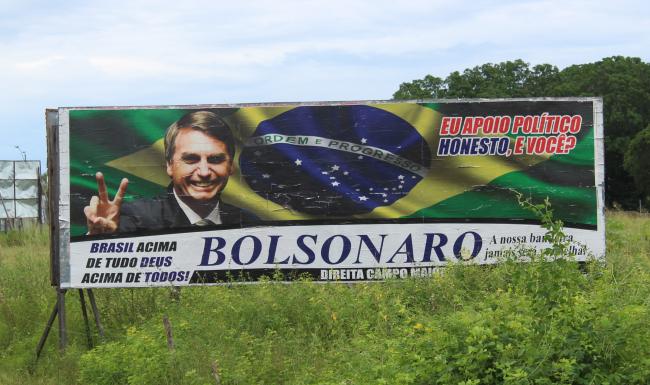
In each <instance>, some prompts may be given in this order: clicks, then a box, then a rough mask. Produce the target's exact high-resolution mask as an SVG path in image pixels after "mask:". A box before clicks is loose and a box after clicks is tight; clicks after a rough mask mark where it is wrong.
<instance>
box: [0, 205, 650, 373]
mask: <svg viewBox="0 0 650 385" xmlns="http://www.w3.org/2000/svg"><path fill="white" fill-rule="evenodd" d="M524 202H525V201H524ZM523 204H524V205H525V206H527V207H528V208H529V209H531V210H535V211H537V212H538V215H539V216H540V217H541V218H542V219H544V218H545V219H544V220H543V221H542V222H544V224H545V225H547V226H548V227H547V232H548V233H549V234H548V235H549V237H551V238H548V239H549V240H552V239H553V238H552V237H554V236H557V237H556V238H555V239H556V241H552V242H551V247H549V252H548V254H547V255H546V256H539V258H536V257H535V256H531V255H527V258H528V259H529V262H528V263H519V262H517V258H514V257H513V258H510V259H506V260H505V261H504V262H503V263H502V264H500V265H498V266H492V267H483V266H478V265H475V264H471V263H469V264H468V263H458V264H455V265H451V266H449V267H448V268H446V269H445V270H444V273H442V274H436V275H434V276H433V277H431V278H427V279H411V280H403V281H388V282H377V283H359V284H355V285H349V286H348V285H344V284H317V283H312V282H307V281H305V282H299V283H295V284H291V285H286V284H282V283H278V282H276V281H275V280H274V279H273V278H269V279H267V280H265V281H264V282H262V283H260V284H258V285H240V286H232V287H228V286H219V287H199V288H191V287H190V288H183V289H182V291H181V295H180V301H174V300H172V299H171V296H170V291H169V289H165V288H159V289H106V290H95V295H96V297H97V301H98V305H99V306H100V314H101V315H102V321H103V323H104V326H105V330H106V332H107V337H106V340H105V341H103V342H101V343H100V341H97V339H95V342H96V343H97V346H96V347H94V348H93V349H87V348H86V346H85V345H86V336H85V332H84V326H83V320H82V318H81V315H80V313H81V312H80V311H79V303H78V297H77V293H76V292H75V291H70V292H68V295H67V314H68V334H69V337H70V340H71V341H70V344H71V345H70V347H69V348H68V350H67V351H66V353H65V354H60V353H58V351H57V348H56V337H57V335H56V331H53V332H52V335H51V336H50V340H49V341H48V343H47V344H46V348H45V351H44V352H43V356H42V357H41V359H40V361H39V362H38V363H35V362H34V350H35V347H36V343H37V341H38V338H39V337H40V333H41V332H42V330H43V327H44V324H45V321H46V320H47V317H48V315H49V312H50V311H51V308H52V305H53V300H54V292H53V290H52V289H51V288H49V278H48V268H47V253H48V248H47V238H46V236H45V235H43V236H41V237H40V239H39V238H37V239H35V240H34V242H33V243H32V244H29V245H26V246H21V245H12V246H7V243H6V240H7V238H8V236H7V235H4V234H0V383H2V384H84V385H93V384H139V385H143V384H179V385H207V384H215V383H216V380H215V374H213V371H214V369H213V368H217V369H216V370H217V372H218V374H217V375H218V377H219V379H220V381H221V383H222V384H224V385H228V384H331V385H334V384H482V385H484V384H647V383H650V359H649V358H648V357H650V345H649V344H648V341H650V302H649V301H648V298H650V258H649V256H650V220H649V219H650V218H649V217H648V216H647V215H646V216H642V215H631V214H623V213H617V212H610V213H608V214H607V217H608V222H607V225H608V226H607V231H608V233H607V237H608V238H607V255H608V259H607V263H606V264H605V263H602V262H590V263H588V264H587V265H586V267H585V268H584V269H578V264H577V262H575V261H573V259H572V258H554V257H553V256H552V255H554V254H555V251H554V252H551V251H552V250H553V247H552V246H553V243H558V242H559V243H561V242H563V241H564V238H563V237H562V236H561V227H559V223H557V222H556V221H554V220H553V217H552V213H551V211H550V209H551V208H550V206H549V205H547V204H546V203H539V204H537V203H531V202H527V203H523ZM43 234H45V232H43ZM554 234H555V235H554ZM558 257H561V256H558ZM549 258H551V259H554V260H555V262H552V263H549V262H548V259H549ZM163 315H167V316H168V317H169V319H170V320H171V324H172V331H173V338H174V344H175V349H173V350H170V349H169V348H168V347H167V342H166V337H165V332H164V329H163V323H162V317H163Z"/></svg>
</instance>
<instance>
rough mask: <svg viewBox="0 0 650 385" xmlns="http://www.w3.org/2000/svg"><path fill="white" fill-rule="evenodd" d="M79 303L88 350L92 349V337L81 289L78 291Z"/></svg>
mask: <svg viewBox="0 0 650 385" xmlns="http://www.w3.org/2000/svg"><path fill="white" fill-rule="evenodd" d="M79 302H80V303H81V314H82V315H83V317H84V325H85V326H86V337H87V339H88V349H92V347H93V337H92V335H91V334H90V323H89V322H88V313H87V312H86V300H85V299H84V290H83V289H79Z"/></svg>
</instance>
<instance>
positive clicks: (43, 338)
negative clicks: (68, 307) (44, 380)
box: [36, 299, 59, 360]
mask: <svg viewBox="0 0 650 385" xmlns="http://www.w3.org/2000/svg"><path fill="white" fill-rule="evenodd" d="M58 312H59V300H58V299H57V301H56V303H55V304H54V309H52V314H50V319H48V320H47V325H46V326H45V330H43V335H42V336H41V339H40V340H39V341H38V346H37V347H36V359H37V360H38V357H40V356H41V352H42V351H43V346H45V341H47V336H48V335H49V334H50V329H52V325H53V324H54V319H55V318H56V315H57V313H58Z"/></svg>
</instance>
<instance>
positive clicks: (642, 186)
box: [624, 125, 650, 198]
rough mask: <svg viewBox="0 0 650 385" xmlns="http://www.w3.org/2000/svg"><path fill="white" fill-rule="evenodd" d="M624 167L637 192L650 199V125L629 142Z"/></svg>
mask: <svg viewBox="0 0 650 385" xmlns="http://www.w3.org/2000/svg"><path fill="white" fill-rule="evenodd" d="M624 165H625V170H627V172H629V173H630V175H632V177H633V178H634V183H635V185H636V188H637V189H638V190H639V192H641V193H642V194H644V195H645V196H646V197H649V198H650V125H648V127H646V129H645V130H643V131H641V132H639V133H638V134H636V135H635V136H634V138H633V139H632V140H631V141H630V144H629V146H628V148H627V151H626V152H625V162H624Z"/></svg>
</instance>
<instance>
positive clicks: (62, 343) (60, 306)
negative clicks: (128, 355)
mask: <svg viewBox="0 0 650 385" xmlns="http://www.w3.org/2000/svg"><path fill="white" fill-rule="evenodd" d="M66 292H67V290H66V289H58V288H57V300H56V303H55V304H54V308H53V309H52V313H51V314H50V318H49V319H48V320H47V324H46V325H45V329H44V330H43V334H42V335H41V338H40V340H39V341H38V345H37V346H36V359H38V358H39V357H40V356H41V352H42V351H43V347H44V346H45V342H46V341H47V337H48V336H49V334H50V330H51V329H52V326H53V325H54V320H55V319H56V318H57V316H59V349H61V351H65V348H66V346H67V323H66V317H65V294H66ZM86 292H87V294H88V301H89V302H90V308H91V311H92V312H93V318H94V319H95V325H96V326H97V332H98V334H99V337H100V339H103V338H104V328H103V327H102V325H101V321H100V318H99V311H98V309H97V303H96V302H95V294H94V293H93V292H92V290H91V289H86ZM79 302H80V305H81V314H82V315H83V319H84V324H85V328H86V337H87V341H88V348H89V349H90V348H92V346H93V337H92V332H91V330H90V322H89V320H88V311H87V310H86V300H85V297H84V293H83V289H79Z"/></svg>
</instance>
